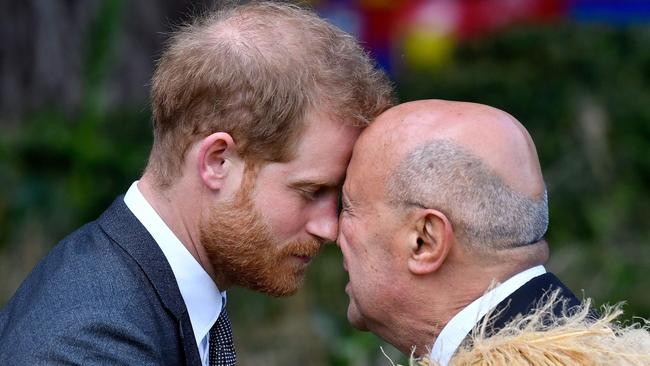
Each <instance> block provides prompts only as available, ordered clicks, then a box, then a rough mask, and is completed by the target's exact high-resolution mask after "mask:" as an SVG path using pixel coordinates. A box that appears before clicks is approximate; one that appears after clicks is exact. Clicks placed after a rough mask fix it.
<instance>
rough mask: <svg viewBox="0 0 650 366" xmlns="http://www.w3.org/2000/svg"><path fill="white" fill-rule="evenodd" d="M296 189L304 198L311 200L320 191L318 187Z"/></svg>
mask: <svg viewBox="0 0 650 366" xmlns="http://www.w3.org/2000/svg"><path fill="white" fill-rule="evenodd" d="M298 191H299V192H300V194H301V195H302V196H303V197H305V198H307V199H309V200H313V199H315V198H316V197H317V196H318V193H319V192H320V189H317V190H315V191H312V190H308V189H299V190H298Z"/></svg>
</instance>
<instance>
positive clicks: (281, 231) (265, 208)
mask: <svg viewBox="0 0 650 366" xmlns="http://www.w3.org/2000/svg"><path fill="white" fill-rule="evenodd" d="M260 193H261V194H259V195H257V197H256V199H255V207H256V209H257V211H258V212H259V213H260V214H261V215H262V216H263V217H264V218H265V220H266V221H267V223H268V224H269V225H270V226H271V228H272V229H273V231H274V233H275V234H276V235H277V236H279V237H282V238H283V239H286V238H288V237H291V236H293V235H295V234H296V233H297V232H299V231H300V230H301V229H302V228H303V227H304V225H305V222H304V221H305V219H304V217H305V216H306V215H304V211H305V206H304V204H303V202H302V200H301V199H300V197H295V195H290V194H286V192H277V191H267V192H260Z"/></svg>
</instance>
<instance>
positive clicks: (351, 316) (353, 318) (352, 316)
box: [348, 302, 368, 332]
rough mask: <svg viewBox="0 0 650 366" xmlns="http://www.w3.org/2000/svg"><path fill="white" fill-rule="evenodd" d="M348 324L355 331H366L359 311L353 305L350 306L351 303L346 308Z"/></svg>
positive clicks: (366, 328) (366, 327)
mask: <svg viewBox="0 0 650 366" xmlns="http://www.w3.org/2000/svg"><path fill="white" fill-rule="evenodd" d="M348 322H349V323H350V325H351V326H352V327H354V328H355V329H357V330H360V331H364V332H366V331H368V326H366V322H365V321H364V320H363V317H362V316H361V314H360V313H359V310H358V309H357V307H356V306H355V305H353V304H352V302H350V305H349V306H348Z"/></svg>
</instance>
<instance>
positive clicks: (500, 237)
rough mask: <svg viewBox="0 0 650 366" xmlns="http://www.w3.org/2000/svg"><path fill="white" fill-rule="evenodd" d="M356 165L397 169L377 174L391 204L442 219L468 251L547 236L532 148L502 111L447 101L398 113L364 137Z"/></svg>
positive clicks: (413, 105) (406, 107) (409, 105)
mask: <svg viewBox="0 0 650 366" xmlns="http://www.w3.org/2000/svg"><path fill="white" fill-rule="evenodd" d="M354 159H362V160H363V159H365V160H366V161H365V163H364V164H366V165H368V166H370V165H372V161H373V160H374V161H381V162H382V165H384V166H389V167H394V168H392V169H386V168H384V169H378V170H376V171H377V172H378V173H377V176H376V178H378V179H381V180H383V181H384V182H388V183H387V184H386V185H385V187H384V188H385V192H384V194H385V196H386V197H387V198H388V200H389V201H390V202H391V204H393V205H396V206H402V207H409V206H420V207H426V208H434V209H437V210H439V211H441V212H443V213H444V214H445V215H447V216H448V218H449V219H450V221H451V222H452V225H453V229H454V232H455V234H456V235H457V236H458V237H459V239H460V240H461V241H462V242H463V243H464V244H466V245H467V246H468V247H470V248H477V249H487V250H489V251H494V250H500V249H507V248H515V247H521V246H526V245H528V244H531V243H535V242H538V241H540V240H541V239H542V237H543V235H544V233H545V232H546V229H547V226H548V208H547V204H546V194H545V186H544V181H543V178H542V174H541V169H540V166H539V161H538V158H537V153H536V151H535V145H534V144H533V141H532V139H531V138H530V135H529V134H528V132H527V131H526V130H525V128H524V127H523V126H522V125H521V124H520V123H519V122H518V121H517V120H515V119H514V118H513V117H512V116H511V115H509V114H507V113H505V112H503V111H500V110H498V109H495V108H492V107H489V106H485V105H480V104H474V103H463V102H452V101H444V100H424V101H416V102H410V103H405V104H402V105H399V106H396V107H394V108H392V109H390V110H388V111H386V112H385V113H384V114H382V115H381V116H380V117H379V118H378V119H377V120H376V121H375V123H374V124H372V125H371V127H369V128H368V129H367V130H366V131H365V132H364V133H363V134H362V136H361V138H360V139H359V141H358V143H357V146H356V147H355V152H354ZM382 172H383V173H382ZM382 175H383V176H382Z"/></svg>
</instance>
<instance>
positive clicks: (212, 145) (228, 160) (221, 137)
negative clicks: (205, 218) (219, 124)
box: [197, 132, 239, 190]
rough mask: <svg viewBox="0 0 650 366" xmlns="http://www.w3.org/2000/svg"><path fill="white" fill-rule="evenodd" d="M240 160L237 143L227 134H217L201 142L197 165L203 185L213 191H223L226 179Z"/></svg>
mask: <svg viewBox="0 0 650 366" xmlns="http://www.w3.org/2000/svg"><path fill="white" fill-rule="evenodd" d="M237 160H239V155H238V154H237V149H236V146H235V142H234V140H233V139H232V137H231V136H230V135H229V134H227V133H225V132H215V133H213V134H211V135H209V136H207V137H205V138H203V140H201V141H200V142H199V152H198V156H197V163H198V165H199V166H198V169H199V175H200V176H201V180H202V181H203V184H205V185H206V186H207V187H208V188H210V189H212V190H219V189H222V188H223V186H224V183H225V179H226V177H227V176H228V174H230V173H231V172H232V171H233V163H234V161H237Z"/></svg>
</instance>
